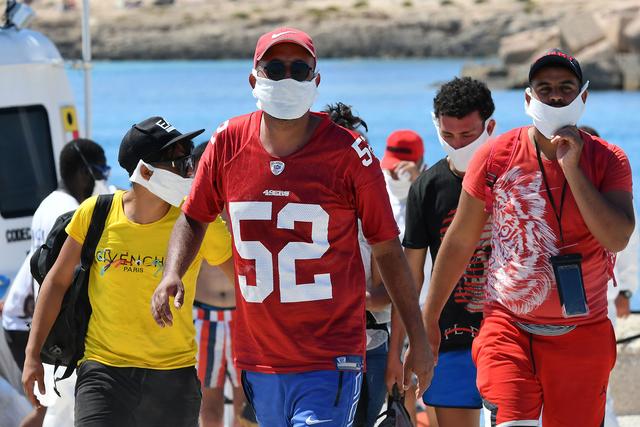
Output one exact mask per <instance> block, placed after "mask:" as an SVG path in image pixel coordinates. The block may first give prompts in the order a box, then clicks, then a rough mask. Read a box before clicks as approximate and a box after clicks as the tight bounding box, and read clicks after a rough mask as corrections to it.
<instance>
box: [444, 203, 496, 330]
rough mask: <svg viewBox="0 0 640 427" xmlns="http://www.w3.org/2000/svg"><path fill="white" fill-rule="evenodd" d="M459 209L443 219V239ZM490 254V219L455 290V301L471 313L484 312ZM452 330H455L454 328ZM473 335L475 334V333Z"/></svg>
mask: <svg viewBox="0 0 640 427" xmlns="http://www.w3.org/2000/svg"><path fill="white" fill-rule="evenodd" d="M457 210H458V209H457V208H454V209H452V210H451V211H449V212H448V213H447V215H446V217H445V218H444V219H443V221H442V227H441V228H440V239H441V240H442V239H444V234H445V233H446V231H447V230H448V229H449V226H450V225H451V222H452V221H453V217H454V215H455V214H456V212H457ZM490 256H491V223H490V222H489V221H488V222H487V223H486V224H485V226H484V229H483V230H482V234H481V235H480V240H479V241H478V245H477V246H476V249H475V251H474V253H473V256H472V257H471V259H470V260H469V264H467V268H466V269H465V271H464V274H463V275H462V277H461V278H460V280H459V281H458V283H457V284H456V287H455V289H454V290H453V297H454V301H455V302H456V303H457V304H463V305H464V307H465V309H466V310H467V311H468V312H469V313H482V309H483V307H484V300H485V283H486V280H487V279H486V274H485V269H486V268H487V266H488V263H489V257H490ZM452 329H453V328H452ZM452 332H455V331H453V330H452ZM445 335H447V331H445ZM472 335H474V336H475V334H472Z"/></svg>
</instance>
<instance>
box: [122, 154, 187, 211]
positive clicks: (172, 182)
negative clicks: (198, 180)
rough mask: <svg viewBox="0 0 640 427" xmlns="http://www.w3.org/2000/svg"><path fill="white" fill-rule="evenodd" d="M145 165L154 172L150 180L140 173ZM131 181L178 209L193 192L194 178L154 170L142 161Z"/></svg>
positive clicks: (158, 169) (162, 170) (157, 169)
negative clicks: (190, 192)
mask: <svg viewBox="0 0 640 427" xmlns="http://www.w3.org/2000/svg"><path fill="white" fill-rule="evenodd" d="M143 165H144V166H145V167H146V168H147V169H149V170H150V171H152V172H153V175H151V177H150V178H149V179H148V180H147V179H145V178H144V177H143V176H142V173H141V172H140V168H141V167H142V166H143ZM129 181H131V182H135V183H136V184H139V185H141V186H143V187H144V188H146V189H147V190H149V191H151V192H152V193H153V194H155V195H156V196H158V197H160V198H161V199H162V200H164V201H165V202H167V203H169V204H171V205H173V206H176V207H178V206H180V204H181V203H182V201H183V200H184V198H185V197H187V195H188V194H189V191H191V184H192V183H193V178H183V177H181V176H180V175H178V174H176V173H173V172H170V171H168V170H164V169H160V168H154V167H153V166H151V165H149V164H147V163H145V162H144V161H142V160H140V161H139V162H138V166H136V169H135V170H134V171H133V174H131V177H130V178H129Z"/></svg>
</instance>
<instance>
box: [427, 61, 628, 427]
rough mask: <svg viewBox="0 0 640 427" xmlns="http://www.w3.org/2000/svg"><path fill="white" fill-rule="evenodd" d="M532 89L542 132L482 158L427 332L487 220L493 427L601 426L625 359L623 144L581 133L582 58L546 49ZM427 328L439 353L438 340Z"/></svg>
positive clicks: (467, 186)
mask: <svg viewBox="0 0 640 427" xmlns="http://www.w3.org/2000/svg"><path fill="white" fill-rule="evenodd" d="M529 82H530V87H529V88H528V89H527V90H526V92H525V105H526V111H527V114H528V115H529V116H531V117H532V119H533V123H534V126H529V127H523V128H518V129H514V130H511V131H509V132H507V133H506V134H504V135H501V136H500V137H498V138H497V139H496V140H495V141H493V142H492V143H490V144H487V145H485V146H484V147H482V148H480V149H479V150H478V152H477V153H476V154H475V156H474V157H473V160H472V161H471V164H470V165H469V168H468V171H467V173H466V174H465V177H464V181H463V192H462V195H461V197H460V203H459V208H458V212H457V213H456V216H455V218H454V221H453V223H452V225H451V227H450V229H449V231H448V232H447V234H446V235H445V238H444V240H443V242H442V246H441V247H440V252H439V253H438V257H437V259H436V263H435V267H434V272H433V275H432V278H431V287H430V288H429V295H428V297H427V307H426V311H425V312H426V313H427V314H426V316H425V322H426V325H427V327H428V328H429V326H431V325H437V321H438V316H439V315H440V312H441V310H442V307H443V306H444V304H445V302H446V300H447V298H448V296H449V294H450V293H451V290H452V289H453V287H454V285H455V283H456V281H457V278H458V277H459V276H460V275H461V274H462V272H463V270H464V267H465V265H466V262H467V261H468V259H469V257H470V255H471V253H472V252H473V250H474V249H475V245H476V242H477V240H478V238H479V236H480V234H481V232H482V229H483V227H484V224H485V222H486V221H487V219H488V217H489V215H490V214H491V215H492V220H491V221H492V224H493V226H492V248H493V250H492V254H491V258H490V260H489V271H488V274H487V301H486V303H485V310H484V321H483V323H482V326H481V328H480V334H479V336H478V337H477V338H476V339H475V340H474V342H473V347H472V353H473V358H474V361H475V363H476V365H477V368H478V376H477V385H478V389H479V390H480V394H481V395H482V398H483V401H484V406H485V408H486V409H488V410H489V411H490V415H491V416H490V417H489V418H487V419H486V421H487V422H486V423H485V425H492V426H496V425H498V426H516V425H517V426H537V425H538V419H539V416H540V413H541V412H542V423H543V425H545V426H578V425H579V426H586V427H596V426H600V425H601V423H602V421H603V417H604V408H605V398H606V389H607V383H608V379H609V372H610V370H611V368H613V365H614V363H615V357H616V348H615V337H614V334H613V330H612V327H611V323H610V322H609V320H608V319H607V282H608V281H609V279H610V277H611V275H612V271H613V260H614V253H615V252H618V251H620V250H622V249H624V247H625V246H626V244H627V242H628V239H629V236H630V235H631V233H632V231H633V228H634V222H635V220H634V214H633V207H632V193H631V169H630V166H629V161H628V159H627V157H626V155H625V154H624V152H623V151H622V150H621V149H620V148H618V147H616V146H614V145H612V144H609V143H607V142H606V141H604V140H602V139H600V138H597V137H593V136H591V135H589V134H587V133H585V132H581V131H578V129H577V128H576V126H575V125H576V123H577V121H578V119H579V118H580V115H581V113H582V111H583V109H584V105H585V101H586V99H587V92H586V87H587V84H584V82H583V77H582V71H581V69H580V65H579V64H578V61H577V60H576V59H575V58H573V57H572V56H570V55H569V54H567V53H565V52H562V51H561V50H559V49H552V50H550V51H548V52H547V53H546V54H545V55H543V56H542V57H540V58H538V59H537V60H536V61H535V62H534V63H533V64H532V66H531V70H530V73H529ZM558 256H559V257H561V258H560V259H558V258H555V257H558ZM552 257H554V258H552ZM580 259H581V261H580ZM554 264H555V265H554ZM580 270H581V272H580ZM556 277H557V278H558V279H557V278H556ZM580 278H581V280H580ZM566 279H570V280H566ZM585 296H586V298H585ZM427 331H428V333H429V340H430V342H431V344H432V348H435V349H437V348H438V345H439V339H440V336H439V335H437V334H435V331H436V329H428V330H427Z"/></svg>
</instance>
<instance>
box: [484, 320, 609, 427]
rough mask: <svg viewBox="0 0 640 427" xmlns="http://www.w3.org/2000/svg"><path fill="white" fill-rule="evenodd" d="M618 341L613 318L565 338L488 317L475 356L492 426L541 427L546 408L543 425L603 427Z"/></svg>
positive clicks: (579, 328)
mask: <svg viewBox="0 0 640 427" xmlns="http://www.w3.org/2000/svg"><path fill="white" fill-rule="evenodd" d="M615 342H616V341H615V335H614V332H613V327H612V326H611V322H610V321H609V319H604V320H602V321H598V322H596V323H593V324H590V325H582V326H577V327H576V328H575V329H574V330H572V331H571V332H568V333H566V334H564V335H560V336H542V335H535V334H531V333H529V332H526V331H524V330H522V329H520V328H519V327H518V326H516V325H515V324H514V323H512V322H511V321H509V320H507V319H505V318H501V317H498V316H490V317H487V318H486V319H484V321H483V322H482V327H481V328H480V334H479V335H478V337H477V338H476V339H475V340H474V341H473V348H472V357H473V360H474V362H475V364H476V366H477V368H478V376H477V385H478V389H479V390H480V395H481V396H482V399H483V401H484V406H485V408H487V409H489V410H490V411H491V426H501V427H507V426H537V425H538V420H539V418H540V413H541V412H542V425H543V426H544V427H565V426H566V427H575V426H581V427H600V426H601V425H602V422H603V419H604V406H605V400H606V392H607V384H608V382H609V373H610V371H611V369H613V366H614V365H615V360H616V344H615ZM543 406H544V410H543Z"/></svg>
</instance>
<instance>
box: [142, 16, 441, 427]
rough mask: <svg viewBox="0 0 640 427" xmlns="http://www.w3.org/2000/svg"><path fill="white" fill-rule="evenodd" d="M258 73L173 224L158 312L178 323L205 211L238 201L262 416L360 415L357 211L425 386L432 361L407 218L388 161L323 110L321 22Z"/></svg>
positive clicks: (239, 303) (266, 40)
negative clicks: (319, 103) (393, 190)
mask: <svg viewBox="0 0 640 427" xmlns="http://www.w3.org/2000/svg"><path fill="white" fill-rule="evenodd" d="M249 83H250V85H251V87H252V89H253V95H254V96H255V97H256V98H257V99H258V102H257V106H258V108H259V109H260V111H256V112H253V113H250V114H247V115H244V116H240V117H236V118H233V119H231V120H228V121H226V122H224V123H223V124H222V125H221V126H220V127H219V128H218V130H217V131H216V133H215V134H214V135H213V137H212V138H211V144H209V145H208V147H207V149H206V151H205V153H204V155H203V157H202V160H201V164H200V167H199V168H198V171H197V173H196V177H195V182H194V188H193V191H191V193H190V194H189V197H188V198H187V201H186V202H185V205H184V206H183V212H184V215H183V216H182V217H181V218H180V219H179V220H178V222H177V223H176V225H175V227H174V232H173V234H172V237H171V242H170V245H169V248H168V251H169V252H168V256H167V265H166V269H165V271H164V275H163V279H162V282H161V283H160V284H159V285H158V289H157V291H156V294H155V295H154V299H153V307H154V310H155V311H156V312H157V315H156V321H157V322H158V324H159V325H170V324H171V323H172V318H173V314H172V313H171V306H170V303H169V298H170V297H171V296H172V295H175V294H176V293H179V292H180V293H181V289H182V287H183V285H182V283H181V280H180V277H181V276H182V274H183V270H184V268H185V266H187V265H189V263H190V262H191V259H192V257H193V253H194V252H195V251H196V250H197V248H198V246H199V245H200V241H201V239H202V234H203V232H204V229H205V228H206V224H207V223H208V222H210V221H212V220H213V219H214V218H215V217H216V216H217V215H218V214H219V213H220V212H221V211H222V209H223V207H226V208H227V212H228V214H229V218H230V220H231V221H230V222H231V229H232V231H233V235H234V261H235V271H236V277H237V279H236V280H237V284H236V286H237V287H238V288H237V292H236V309H237V312H236V313H237V314H238V317H237V324H236V326H237V329H236V333H235V334H234V350H235V354H236V366H237V368H239V369H242V370H243V371H244V373H243V386H244V389H245V392H246V394H247V398H248V400H249V401H250V402H251V404H252V405H253V407H254V408H255V412H256V416H257V419H258V421H259V423H260V424H262V425H266V426H281V425H294V426H303V425H311V424H325V425H326V426H345V425H350V424H351V423H352V421H353V414H354V412H355V411H353V410H352V409H353V408H355V405H356V403H357V401H358V398H359V392H360V385H361V379H362V375H363V368H364V363H363V359H364V356H365V349H366V340H365V322H364V318H365V316H364V313H365V298H364V295H365V280H364V271H363V266H362V260H361V258H360V257H359V256H357V254H358V252H359V242H358V226H357V219H360V220H361V223H362V230H363V234H364V235H365V237H366V238H367V240H368V242H369V243H370V244H371V248H372V252H373V255H374V257H375V259H376V262H377V264H378V267H379V268H380V272H381V275H382V277H383V279H385V280H384V282H385V286H386V287H387V289H388V290H389V294H390V295H391V298H392V299H393V302H394V304H395V305H396V307H397V308H398V311H400V313H401V314H402V318H403V321H404V323H405V324H406V326H407V330H408V331H409V338H410V342H411V346H410V348H409V351H408V353H407V357H406V359H405V371H406V373H407V375H406V378H407V380H408V379H409V378H410V375H409V374H410V372H415V373H416V375H417V376H418V378H419V386H420V388H419V393H420V394H422V392H423V390H424V388H426V384H427V383H428V382H429V380H430V377H431V371H432V365H431V363H430V361H429V359H430V357H431V354H430V353H429V349H428V346H427V344H426V341H425V335H424V334H425V331H424V325H423V324H422V323H421V322H420V313H419V307H418V303H417V294H416V290H415V286H414V284H413V283H412V279H411V274H410V272H409V269H408V267H407V265H406V261H405V259H404V255H403V253H402V248H401V247H400V242H399V241H398V238H397V235H398V230H397V226H396V224H395V221H394V219H393V214H392V211H391V207H390V206H389V202H388V200H387V199H385V198H380V197H379V195H380V194H381V192H383V191H384V179H383V177H382V172H381V170H380V167H379V165H378V161H377V159H376V158H375V157H374V156H373V154H372V153H371V150H370V147H369V145H368V144H367V142H366V141H365V140H363V139H362V137H361V136H360V135H358V134H357V133H355V132H352V131H349V130H347V129H345V128H342V127H340V126H338V125H336V124H335V123H333V122H331V120H330V119H329V117H328V116H327V115H326V114H322V113H312V112H310V108H311V106H312V104H313V101H314V100H315V98H316V95H317V86H318V84H319V83H320V74H318V73H317V71H316V51H315V47H314V45H313V41H312V39H311V37H309V35H308V34H306V33H304V32H303V31H300V30H298V29H295V28H277V29H275V30H273V31H270V32H268V33H266V34H263V35H262V36H261V37H260V38H259V39H258V42H257V44H256V50H255V53H254V61H253V70H252V72H251V74H250V76H249ZM179 305H180V301H179V300H178V301H174V306H179ZM416 316H417V318H416ZM416 321H417V322H418V323H419V324H417V323H416Z"/></svg>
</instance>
